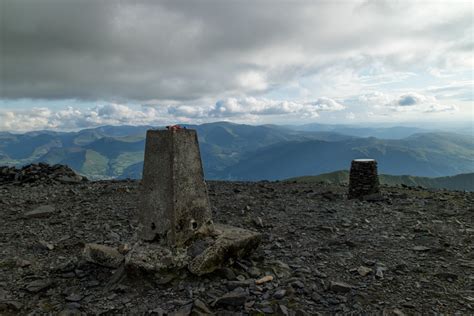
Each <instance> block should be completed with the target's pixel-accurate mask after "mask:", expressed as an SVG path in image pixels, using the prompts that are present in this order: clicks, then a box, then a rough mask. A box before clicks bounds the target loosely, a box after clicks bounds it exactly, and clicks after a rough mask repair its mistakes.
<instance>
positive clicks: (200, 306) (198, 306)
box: [194, 299, 212, 314]
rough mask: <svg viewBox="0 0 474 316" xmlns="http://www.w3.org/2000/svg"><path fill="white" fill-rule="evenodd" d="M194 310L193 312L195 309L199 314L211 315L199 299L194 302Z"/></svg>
mask: <svg viewBox="0 0 474 316" xmlns="http://www.w3.org/2000/svg"><path fill="white" fill-rule="evenodd" d="M194 309H195V310H196V309H197V310H198V311H199V312H200V313H204V314H212V312H211V310H210V309H209V307H207V305H206V304H205V303H204V302H203V301H201V300H200V299H196V300H194Z"/></svg>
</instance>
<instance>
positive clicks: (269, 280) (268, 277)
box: [255, 275, 273, 285]
mask: <svg viewBox="0 0 474 316" xmlns="http://www.w3.org/2000/svg"><path fill="white" fill-rule="evenodd" d="M271 281H273V276H271V275H266V276H264V277H263V278H260V279H258V280H256V281H255V284H257V285H260V284H263V283H267V282H271Z"/></svg>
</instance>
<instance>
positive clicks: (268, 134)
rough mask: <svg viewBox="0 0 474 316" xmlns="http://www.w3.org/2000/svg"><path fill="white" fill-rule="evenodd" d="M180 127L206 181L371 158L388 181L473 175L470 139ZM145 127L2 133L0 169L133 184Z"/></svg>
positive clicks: (328, 168)
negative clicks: (195, 149)
mask: <svg viewBox="0 0 474 316" xmlns="http://www.w3.org/2000/svg"><path fill="white" fill-rule="evenodd" d="M186 126H187V128H193V129H196V130H197V132H198V137H199V143H200V147H201V155H202V159H203V165H204V171H205V176H206V178H208V179H230V180H263V179H266V180H281V179H286V178H290V177H297V176H303V175H307V174H321V173H327V172H332V171H336V170H341V169H347V168H348V166H349V164H350V161H351V160H352V159H354V158H364V157H371V158H375V159H377V161H378V162H379V170H380V171H381V172H383V173H388V174H394V175H402V174H410V175H414V176H428V177H436V176H451V175H455V174H460V173H469V172H473V171H474V158H473V157H474V144H473V140H472V139H471V138H470V137H467V136H464V135H459V134H452V133H419V134H413V135H410V136H409V137H405V138H402V139H379V138H374V137H368V138H361V137H356V136H354V135H353V134H349V135H344V134H341V133H336V132H334V131H326V130H319V131H298V130H295V129H293V128H288V127H283V126H277V125H261V126H252V125H243V124H233V123H227V122H217V123H209V124H202V125H186ZM152 128H156V127H153V126H103V127H98V128H92V129H84V130H81V131H77V132H52V131H34V132H28V133H24V134H13V133H6V132H4V133H0V165H15V166H22V165H25V164H29V163H32V162H41V161H44V162H47V163H50V164H55V163H60V164H66V165H69V166H70V167H71V168H73V169H74V170H75V171H76V172H78V173H80V174H83V175H85V176H87V177H88V178H90V179H110V178H127V177H129V178H140V177H141V172H142V169H143V154H144V146H145V133H146V130H148V129H152ZM339 130H342V129H339ZM387 133H388V131H387Z"/></svg>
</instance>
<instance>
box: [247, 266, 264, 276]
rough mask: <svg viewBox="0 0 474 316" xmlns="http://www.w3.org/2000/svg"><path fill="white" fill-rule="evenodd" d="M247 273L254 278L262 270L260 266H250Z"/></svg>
mask: <svg viewBox="0 0 474 316" xmlns="http://www.w3.org/2000/svg"><path fill="white" fill-rule="evenodd" d="M247 273H248V274H249V275H250V276H251V277H252V278H258V277H259V276H260V274H262V272H261V271H260V269H259V268H257V267H250V268H249V270H248V271H247Z"/></svg>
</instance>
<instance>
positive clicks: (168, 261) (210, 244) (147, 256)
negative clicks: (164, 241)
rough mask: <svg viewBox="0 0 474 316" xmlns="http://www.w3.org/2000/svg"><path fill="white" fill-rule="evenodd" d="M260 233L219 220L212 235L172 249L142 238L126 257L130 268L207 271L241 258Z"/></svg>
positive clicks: (135, 270) (256, 244)
mask: <svg viewBox="0 0 474 316" xmlns="http://www.w3.org/2000/svg"><path fill="white" fill-rule="evenodd" d="M260 239H261V235H260V234H259V233H256V232H253V231H249V230H246V229H242V228H238V227H232V226H227V225H221V224H216V227H215V230H214V232H213V235H210V236H207V237H201V238H197V239H195V240H194V242H193V243H191V244H190V245H189V246H186V247H179V248H174V249H170V248H169V247H166V246H162V245H159V244H158V243H150V242H146V241H144V242H139V243H137V244H136V245H134V246H133V249H132V250H131V251H130V252H129V253H128V254H127V255H126V257H125V266H126V268H127V270H128V271H131V272H146V273H168V272H170V271H174V272H177V271H179V270H181V269H184V268H186V267H187V268H188V269H189V271H190V272H191V273H193V274H195V275H198V276H200V275H204V274H208V273H211V272H213V271H215V270H217V269H219V268H221V267H222V266H223V265H224V264H225V263H227V262H228V261H229V260H230V259H233V260H235V259H239V258H241V257H243V256H245V255H247V254H249V253H250V252H251V251H252V250H254V249H255V248H256V247H257V246H258V245H259V243H260Z"/></svg>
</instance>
